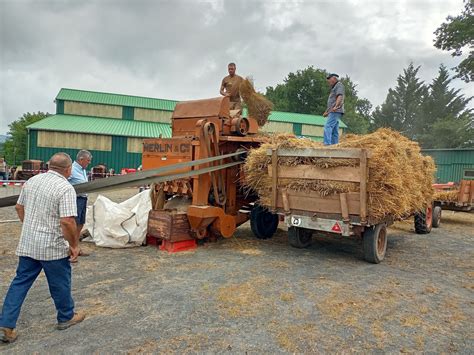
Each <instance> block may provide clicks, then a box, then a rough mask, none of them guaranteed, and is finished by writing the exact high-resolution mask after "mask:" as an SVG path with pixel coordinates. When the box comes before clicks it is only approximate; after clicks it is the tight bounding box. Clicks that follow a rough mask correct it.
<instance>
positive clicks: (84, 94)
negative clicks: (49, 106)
mask: <svg viewBox="0 0 474 355" xmlns="http://www.w3.org/2000/svg"><path fill="white" fill-rule="evenodd" d="M56 100H65V101H78V102H88V103H94V104H104V105H117V106H131V107H141V108H148V109H153V110H162V111H173V110H174V107H175V106H176V103H177V102H178V101H175V100H164V99H154V98H151V97H141V96H131V95H122V94H112V93H107V92H96V91H85V90H76V89H66V88H62V89H61V90H60V91H59V93H58V95H57V96H56Z"/></svg>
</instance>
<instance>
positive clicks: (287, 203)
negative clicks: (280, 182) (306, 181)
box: [281, 188, 291, 214]
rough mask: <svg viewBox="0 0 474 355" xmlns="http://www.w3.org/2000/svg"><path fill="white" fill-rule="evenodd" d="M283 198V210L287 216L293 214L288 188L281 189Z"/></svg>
mask: <svg viewBox="0 0 474 355" xmlns="http://www.w3.org/2000/svg"><path fill="white" fill-rule="evenodd" d="M281 198H282V203H283V210H284V211H285V213H286V214H289V213H290V212H291V210H290V200H288V191H287V189H286V188H284V189H281Z"/></svg>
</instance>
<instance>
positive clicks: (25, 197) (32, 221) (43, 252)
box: [0, 153, 85, 343]
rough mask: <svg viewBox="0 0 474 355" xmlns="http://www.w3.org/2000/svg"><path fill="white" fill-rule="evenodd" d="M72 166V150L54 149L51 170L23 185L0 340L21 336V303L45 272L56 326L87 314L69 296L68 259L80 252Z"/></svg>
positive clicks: (17, 207)
mask: <svg viewBox="0 0 474 355" xmlns="http://www.w3.org/2000/svg"><path fill="white" fill-rule="evenodd" d="M71 169H72V160H71V158H70V157H69V155H67V154H66V153H56V154H54V155H53V156H52V157H51V159H50V160H49V171H48V172H46V173H44V174H39V175H36V176H33V177H32V178H31V179H29V180H28V181H27V182H26V183H25V185H24V186H23V188H22V190H21V193H20V197H19V198H18V202H17V204H16V211H17V214H18V217H19V218H20V220H21V222H23V226H22V230H21V237H20V242H19V244H18V247H17V249H16V255H18V257H19V261H18V267H17V270H16V276H15V278H14V279H13V281H12V283H11V285H10V288H9V289H8V292H7V295H6V297H5V301H4V302H3V309H2V313H1V315H0V341H1V342H4V343H12V342H14V341H15V340H16V339H17V332H16V330H15V328H16V323H17V320H18V317H19V315H20V309H21V306H22V304H23V301H24V300H25V297H26V295H27V293H28V291H29V289H30V287H31V286H32V285H33V283H34V282H35V280H36V278H37V277H38V275H39V273H40V272H41V271H44V273H45V275H46V279H47V281H48V285H49V291H50V293H51V297H52V298H53V300H54V304H55V306H56V310H57V320H58V324H57V329H59V330H63V329H67V328H69V327H71V326H73V325H75V324H77V323H79V322H82V321H83V320H84V317H85V316H84V314H80V313H75V312H74V300H73V299H72V295H71V264H70V261H71V260H72V261H73V260H75V259H77V256H78V255H79V241H78V238H77V233H76V221H75V217H76V216H77V207H76V192H75V191H74V188H73V187H72V186H71V184H69V182H68V180H67V178H68V177H69V176H70V175H71ZM38 321H40V320H38ZM41 321H42V322H44V320H43V319H41Z"/></svg>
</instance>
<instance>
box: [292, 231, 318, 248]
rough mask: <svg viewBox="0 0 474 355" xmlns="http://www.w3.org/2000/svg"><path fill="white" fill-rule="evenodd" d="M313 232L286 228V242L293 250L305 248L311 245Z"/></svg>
mask: <svg viewBox="0 0 474 355" xmlns="http://www.w3.org/2000/svg"><path fill="white" fill-rule="evenodd" d="M312 238H313V231H312V230H310V229H305V228H298V227H290V228H288V241H289V242H290V245H291V246H292V247H295V248H307V247H309V246H310V245H311V239H312Z"/></svg>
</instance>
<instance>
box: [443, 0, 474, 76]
mask: <svg viewBox="0 0 474 355" xmlns="http://www.w3.org/2000/svg"><path fill="white" fill-rule="evenodd" d="M465 3H466V4H465V6H464V10H463V12H462V13H461V14H460V15H458V16H456V17H453V16H448V17H447V18H446V22H444V23H443V24H441V26H439V27H438V29H437V30H436V31H435V33H434V34H435V35H436V39H435V41H434V45H435V47H436V48H439V49H442V50H445V51H452V53H451V55H452V56H453V57H458V56H461V55H462V54H463V49H464V48H466V47H469V49H470V51H469V55H468V57H467V58H465V59H464V60H462V61H461V63H459V64H458V66H457V67H455V68H454V69H455V70H456V72H457V75H456V78H461V79H462V80H464V81H465V82H470V81H473V80H474V51H473V49H474V16H473V14H474V2H473V1H472V0H466V1H465Z"/></svg>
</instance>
